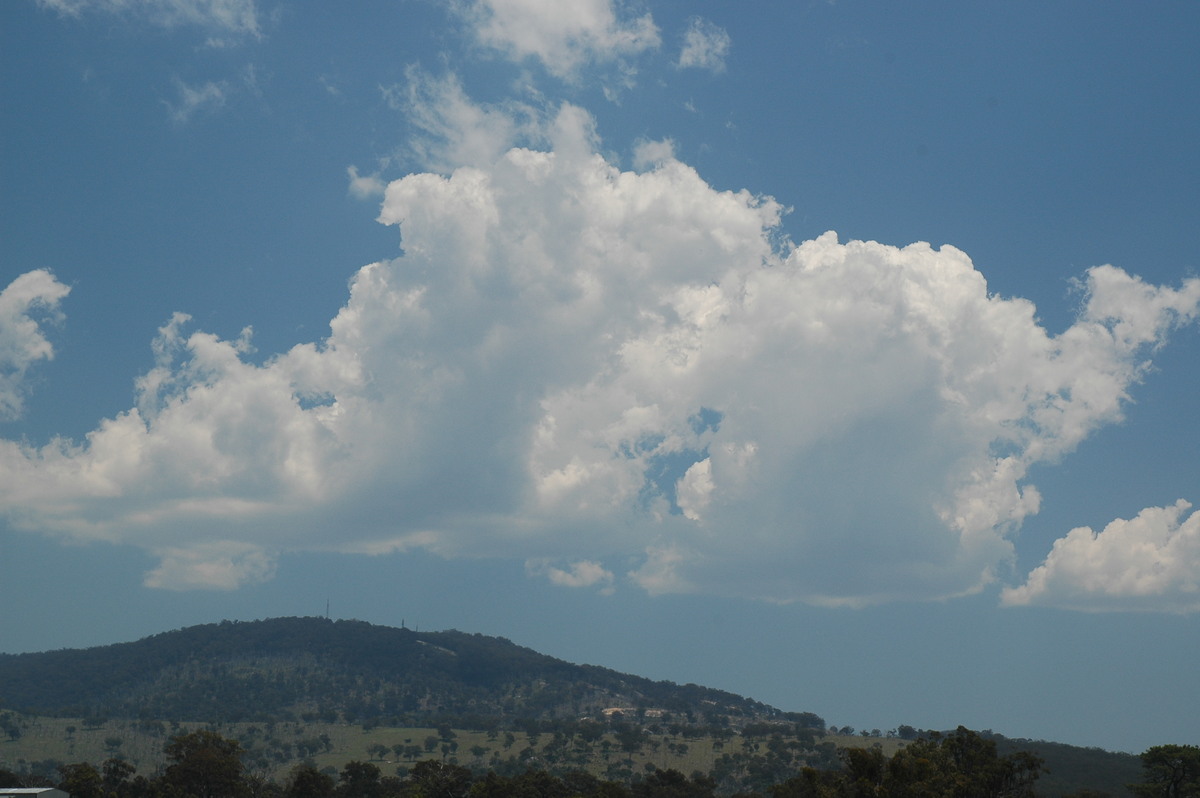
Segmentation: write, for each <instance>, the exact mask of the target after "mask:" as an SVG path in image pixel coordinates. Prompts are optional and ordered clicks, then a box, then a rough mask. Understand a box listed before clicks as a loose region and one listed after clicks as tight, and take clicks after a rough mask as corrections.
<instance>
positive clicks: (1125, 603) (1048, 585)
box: [1001, 499, 1200, 612]
mask: <svg viewBox="0 0 1200 798" xmlns="http://www.w3.org/2000/svg"><path fill="white" fill-rule="evenodd" d="M1190 508H1191V504H1190V503H1188V502H1186V501H1184V500H1183V499H1180V500H1179V501H1177V502H1176V503H1175V504H1174V505H1172V506H1170V507H1147V508H1146V509H1144V510H1142V511H1141V512H1140V513H1138V515H1137V517H1135V518H1132V519H1129V520H1125V519H1117V520H1115V521H1113V522H1112V523H1110V524H1109V525H1108V526H1106V527H1105V528H1104V530H1103V531H1101V532H1099V533H1097V532H1095V531H1093V530H1092V529H1090V528H1088V527H1079V528H1078V529H1072V530H1071V531H1070V532H1069V533H1068V534H1067V536H1066V537H1064V538H1060V539H1059V540H1057V541H1055V543H1054V548H1053V549H1052V550H1051V551H1050V554H1049V555H1048V556H1047V557H1046V561H1045V562H1044V563H1042V564H1041V565H1040V566H1038V567H1037V568H1035V569H1034V570H1033V571H1032V572H1031V573H1030V574H1029V578H1028V579H1027V580H1026V582H1025V584H1024V585H1021V586H1019V587H1015V588H1008V589H1006V590H1005V591H1004V592H1003V594H1002V596H1001V600H1002V601H1003V603H1004V604H1006V605H1009V606H1018V605H1029V604H1037V605H1045V606H1051V607H1062V608H1065V609H1074V610H1093V611H1096V610H1159V611H1167V612H1196V611H1200V513H1195V512H1193V513H1192V514H1191V515H1188V516H1187V517H1186V518H1185V517H1184V516H1185V514H1186V513H1187V511H1188V510H1189V509H1190Z"/></svg>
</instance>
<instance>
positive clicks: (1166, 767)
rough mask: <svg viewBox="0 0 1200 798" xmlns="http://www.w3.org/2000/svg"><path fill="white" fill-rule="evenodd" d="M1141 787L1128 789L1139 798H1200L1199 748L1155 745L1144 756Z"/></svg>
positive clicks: (1135, 785)
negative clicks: (1154, 797) (1155, 797)
mask: <svg viewBox="0 0 1200 798" xmlns="http://www.w3.org/2000/svg"><path fill="white" fill-rule="evenodd" d="M1142 775H1143V777H1144V778H1145V779H1146V780H1145V781H1144V782H1142V783H1140V784H1130V785H1129V789H1130V790H1131V791H1132V792H1133V794H1134V795H1137V796H1139V798H1142V797H1144V798H1152V796H1164V798H1195V796H1200V748H1198V747H1196V746H1194V745H1156V746H1154V747H1153V748H1148V749H1146V751H1144V752H1143V753H1142Z"/></svg>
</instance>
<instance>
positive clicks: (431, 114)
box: [384, 67, 544, 173]
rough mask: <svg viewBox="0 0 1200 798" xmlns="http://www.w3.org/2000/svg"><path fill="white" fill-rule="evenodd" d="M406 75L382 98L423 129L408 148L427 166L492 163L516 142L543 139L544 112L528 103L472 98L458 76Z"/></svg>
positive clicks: (412, 71)
mask: <svg viewBox="0 0 1200 798" xmlns="http://www.w3.org/2000/svg"><path fill="white" fill-rule="evenodd" d="M405 77H406V78H407V82H406V83H404V84H402V85H397V86H390V87H388V88H386V89H384V97H385V99H386V100H387V101H388V103H389V104H390V105H391V106H392V107H393V108H396V109H398V110H403V111H404V114H405V119H406V120H407V121H408V123H409V124H411V125H413V126H414V127H415V128H416V129H417V130H418V131H420V132H419V134H418V135H416V136H414V137H413V139H412V140H411V141H410V143H409V146H410V147H411V148H412V150H413V155H414V156H415V158H416V160H417V161H418V162H419V163H421V164H423V165H424V168H426V169H431V170H433V171H437V172H446V173H448V172H450V171H452V170H453V169H455V168H456V167H460V166H486V165H490V164H493V163H495V162H496V161H497V160H498V159H499V158H500V157H501V156H502V155H503V154H504V152H505V151H506V150H508V149H509V148H510V147H512V146H514V145H515V144H517V143H518V142H525V141H531V140H540V139H543V138H544V136H543V133H542V130H541V126H542V124H543V122H542V120H541V119H540V114H539V113H538V112H537V111H536V110H535V109H534V108H532V107H530V106H528V105H525V104H523V103H518V102H507V103H504V104H503V105H498V106H484V105H479V104H478V103H474V102H471V100H470V98H468V97H467V95H466V93H465V92H464V91H463V88H462V84H461V83H460V82H459V80H458V77H457V76H456V75H454V74H448V75H446V76H444V77H441V78H435V77H433V76H432V75H429V74H428V73H426V72H424V71H422V70H420V69H418V68H416V67H409V68H408V69H407V70H406V71H405Z"/></svg>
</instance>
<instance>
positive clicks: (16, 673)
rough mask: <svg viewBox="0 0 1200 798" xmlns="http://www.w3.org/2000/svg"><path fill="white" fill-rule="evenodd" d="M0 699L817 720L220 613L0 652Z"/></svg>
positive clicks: (184, 712)
mask: <svg viewBox="0 0 1200 798" xmlns="http://www.w3.org/2000/svg"><path fill="white" fill-rule="evenodd" d="M0 685H3V692H2V693H0V706H4V707H7V708H9V709H14V710H17V711H19V712H23V713H27V714H38V715H47V716H59V717H66V716H73V717H83V718H88V717H107V718H129V719H136V718H156V719H170V720H175V721H191V722H204V723H229V722H249V721H254V722H266V721H295V720H307V721H316V720H320V721H323V722H327V723H329V722H346V723H376V724H384V725H391V726H422V725H436V724H439V723H450V724H452V725H456V726H467V727H471V728H484V729H486V728H509V727H513V726H514V725H515V724H520V723H523V722H528V721H544V720H553V719H563V718H571V719H579V718H594V719H597V720H602V719H604V718H605V717H607V716H608V715H611V714H613V713H614V712H622V714H625V715H630V716H635V715H636V716H640V717H646V716H650V717H656V718H661V719H664V720H667V721H672V722H677V723H685V724H688V725H706V726H714V727H726V728H727V727H733V728H740V727H742V726H745V725H746V724H749V723H757V722H764V721H779V722H789V723H801V724H803V725H805V726H810V727H814V728H823V727H824V722H823V720H822V719H821V718H820V717H818V716H816V715H813V714H811V713H788V712H783V711H781V710H779V709H776V708H774V707H771V706H768V705H766V704H763V703H761V702H758V701H754V700H752V699H749V698H744V697H742V696H738V695H734V694H733V693H728V692H724V691H721V690H714V689H710V688H706V687H700V686H698V685H694V684H686V685H677V684H674V683H673V682H666V681H658V682H656V681H652V680H650V679H645V678H642V677H638V676H632V675H629V674H624V673H618V672H617V671H614V670H610V669H608V668H602V667H597V666H593V665H575V664H572V663H569V662H565V661H563V660H560V659H555V658H554V657H550V656H546V655H544V654H539V653H538V652H536V651H533V650H532V649H528V648H524V647H522V646H518V645H516V644H514V643H512V642H511V641H509V640H506V639H504V638H501V637H488V636H485V635H481V634H466V633H463V632H458V631H442V632H416V631H413V630H410V629H405V628H400V629H396V628H392V627H386V626H377V625H373V624H369V623H365V622H363V621H332V620H328V619H325V618H275V619H270V620H262V621H251V622H234V621H224V622H221V623H216V624H206V625H202V626H193V627H189V628H186V629H179V630H176V631H171V632H164V633H162V634H157V635H154V636H152V637H147V638H144V639H142V640H138V641H136V642H131V643H119V644H115V645H109V646H100V647H95V648H88V649H74V650H62V651H49V652H41V653H32V654H5V655H0Z"/></svg>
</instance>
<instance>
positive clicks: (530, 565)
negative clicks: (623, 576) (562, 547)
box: [525, 560, 613, 593]
mask: <svg viewBox="0 0 1200 798" xmlns="http://www.w3.org/2000/svg"><path fill="white" fill-rule="evenodd" d="M525 569H526V570H527V571H528V572H529V573H530V575H533V576H542V577H545V578H546V579H548V580H550V582H551V583H553V584H556V585H558V586H560V587H597V586H599V587H600V588H601V592H603V593H609V592H611V590H612V583H613V573H612V571H610V570H608V569H607V568H605V567H604V566H603V565H601V564H600V563H598V562H595V561H593V560H580V561H578V562H574V563H571V564H570V565H568V566H567V567H566V568H559V567H558V566H556V565H554V564H553V563H551V562H550V561H548V560H530V561H529V562H527V563H526V564H525Z"/></svg>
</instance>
